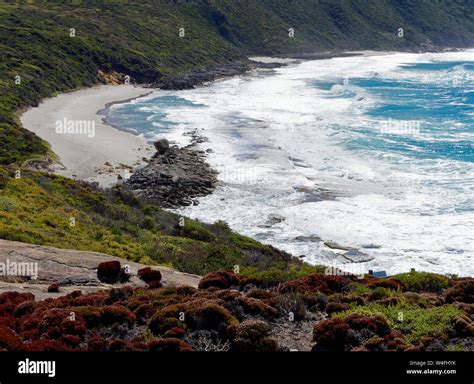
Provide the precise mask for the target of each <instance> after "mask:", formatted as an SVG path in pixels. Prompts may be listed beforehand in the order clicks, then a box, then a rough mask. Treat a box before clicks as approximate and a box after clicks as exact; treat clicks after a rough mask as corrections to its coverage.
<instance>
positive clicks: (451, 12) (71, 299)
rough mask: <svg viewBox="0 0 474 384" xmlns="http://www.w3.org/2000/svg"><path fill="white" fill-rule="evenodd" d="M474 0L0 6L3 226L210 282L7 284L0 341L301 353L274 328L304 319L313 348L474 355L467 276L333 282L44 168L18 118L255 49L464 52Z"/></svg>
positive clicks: (111, 267)
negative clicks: (46, 105)
mask: <svg viewBox="0 0 474 384" xmlns="http://www.w3.org/2000/svg"><path fill="white" fill-rule="evenodd" d="M420 3H423V5H422V6H420ZM472 10H473V3H472V2H469V1H450V2H431V1H423V0H420V1H408V0H382V1H379V0H373V1H367V0H351V1H349V0H341V1H338V2H334V1H330V0H300V1H298V0H293V1H290V0H260V1H245V0H244V1H239V2H235V1H232V0H218V1H205V0H203V1H194V2H190V3H186V4H181V3H179V2H177V1H175V2H173V1H169V2H160V4H159V5H157V4H154V2H150V3H148V2H140V3H136V4H133V5H131V4H127V5H123V4H120V2H114V1H93V0H90V1H76V2H74V3H73V2H67V1H59V0H58V1H42V2H39V1H38V2H29V3H28V4H23V3H19V2H7V3H2V4H0V37H1V39H0V41H1V42H0V49H1V51H2V60H1V61H0V238H1V239H6V240H11V241H19V242H26V243H32V244H39V245H47V246H54V247H58V248H74V249H77V250H87V251H96V252H102V253H106V254H109V255H113V256H118V257H121V258H123V259H124V260H131V261H136V262H140V263H142V264H146V265H150V266H153V265H157V264H162V265H169V266H172V267H174V268H176V269H177V270H179V271H182V272H189V273H194V274H198V275H203V276H204V277H203V278H202V280H201V282H200V284H199V287H198V288H193V287H187V286H183V287H162V286H161V285H162V284H161V282H160V280H161V275H160V274H158V273H157V272H156V271H153V270H152V269H145V270H141V272H139V276H140V278H141V279H142V280H143V281H145V282H146V283H147V284H148V286H147V287H146V288H143V287H140V288H137V287H132V286H129V287H127V286H123V285H120V286H116V287H115V288H113V289H111V290H109V291H103V292H98V293H92V294H83V293H81V292H80V291H76V292H73V293H70V294H68V295H64V296H56V297H55V298H52V299H47V300H38V301H36V300H35V298H34V296H33V295H32V294H30V293H19V292H5V293H2V294H0V351H192V350H194V351H209V350H212V351H276V350H288V349H289V348H290V345H291V339H292V338H293V336H292V334H291V333H290V332H289V333H285V331H279V329H290V328H291V327H292V324H303V323H306V324H310V326H311V331H310V332H305V331H304V329H305V328H304V327H301V337H302V340H303V339H306V340H307V342H308V343H310V344H311V348H312V349H313V350H314V351H420V350H456V351H460V350H462V351H467V350H470V351H472V350H474V343H473V340H474V339H473V338H474V323H473V320H472V318H473V317H472V316H473V313H474V310H473V308H474V307H473V306H474V280H473V279H472V278H457V277H453V276H450V277H447V276H441V275H438V274H432V273H426V272H417V271H412V272H408V273H404V274H399V275H396V276H392V277H390V278H384V279H376V278H373V277H370V276H365V278H363V279H356V278H355V277H349V276H328V275H326V274H325V273H324V272H325V267H323V266H309V265H306V264H304V263H303V262H302V261H300V260H299V259H298V258H295V257H292V256H291V255H289V254H287V253H285V252H283V251H280V250H278V249H275V248H274V247H272V246H269V245H265V244H261V243H259V242H257V241H255V240H253V239H250V238H248V237H245V236H242V235H239V234H237V233H235V232H233V231H232V230H231V229H230V228H229V227H228V226H227V224H226V223H224V222H217V223H214V224H204V223H201V222H199V221H196V220H191V219H188V218H181V217H180V216H178V215H176V214H174V213H172V212H169V211H166V210H164V209H162V208H160V207H158V206H156V205H153V204H149V203H147V202H145V201H142V200H140V199H138V198H137V197H136V195H134V194H131V193H130V192H128V191H127V189H126V188H124V187H123V186H121V185H118V186H116V187H114V188H111V189H107V190H103V189H99V188H98V187H96V186H94V185H91V184H88V183H85V182H81V181H77V180H71V179H67V178H64V177H60V176H56V175H53V174H51V173H48V172H44V169H43V168H42V165H44V164H45V163H48V162H50V161H51V160H54V159H55V154H54V153H52V152H51V150H50V148H49V146H48V144H47V143H46V142H44V141H42V140H41V139H40V138H39V137H37V136H35V135H34V134H33V133H31V132H29V131H27V130H25V129H24V128H23V127H21V125H20V123H19V120H18V113H20V112H21V111H22V110H23V109H24V108H28V107H34V106H37V105H38V103H39V102H40V101H41V100H42V99H43V98H45V97H49V96H52V95H55V94H57V93H59V92H64V91H69V90H73V89H77V88H80V87H88V86H92V85H94V84H99V83H106V82H109V81H110V79H111V78H114V79H119V81H123V79H124V78H125V76H130V79H131V81H132V82H137V83H149V84H160V83H162V82H163V81H166V80H167V79H172V78H179V77H180V76H185V75H187V74H189V73H192V72H195V71H207V70H210V69H212V68H213V67H215V66H218V65H231V64H235V63H240V62H246V60H247V59H246V57H247V56H248V55H254V54H255V55H256V54H266V55H270V54H280V55H291V54H302V53H310V52H321V51H342V50H347V49H351V50H356V49H396V50H419V49H438V48H440V47H446V46H451V47H463V46H466V45H468V44H469V43H470V42H472V41H473V38H474V30H473V29H472V25H474V20H473V18H474V12H472ZM400 29H402V31H401V30H400ZM118 264H119V263H118V262H114V263H111V264H107V265H102V266H101V267H100V268H98V270H99V273H100V275H101V278H102V279H104V281H106V282H109V281H111V282H112V284H115V283H116V282H115V278H113V279H112V280H110V275H112V276H116V275H120V274H121V273H122V270H121V268H120V265H118ZM61 290H62V287H61V286H60V285H58V284H53V285H51V286H50V287H49V288H48V292H49V293H57V292H61ZM71 313H74V321H71V318H70V316H71ZM276 325H279V326H280V325H284V326H285V327H286V328H285V327H276ZM288 327H289V328H288Z"/></svg>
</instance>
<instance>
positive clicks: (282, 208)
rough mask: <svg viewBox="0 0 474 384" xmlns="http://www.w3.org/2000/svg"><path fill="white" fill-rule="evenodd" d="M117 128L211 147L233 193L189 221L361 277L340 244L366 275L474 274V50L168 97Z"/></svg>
mask: <svg viewBox="0 0 474 384" xmlns="http://www.w3.org/2000/svg"><path fill="white" fill-rule="evenodd" d="M107 120H108V121H109V122H110V123H111V124H112V125H114V126H117V127H120V128H121V129H125V130H130V131H133V132H135V133H136V134H140V135H143V136H145V137H146V138H148V139H149V140H153V139H155V138H156V137H166V138H168V139H170V140H172V141H175V142H176V143H177V144H179V145H186V144H187V143H189V137H190V136H191V135H194V134H195V133H197V134H199V135H201V136H203V137H206V138H207V141H205V142H203V143H201V144H199V148H200V149H202V150H209V151H208V155H207V160H208V162H209V163H210V164H211V166H212V167H214V168H215V169H216V170H217V171H218V172H219V179H220V181H221V184H220V187H219V188H218V189H217V190H216V191H215V193H213V194H212V195H210V196H207V197H205V198H202V199H200V201H199V205H194V206H190V207H186V208H183V209H180V210H179V212H180V213H182V214H184V215H187V216H190V217H194V218H197V219H199V220H202V221H206V222H215V221H217V220H224V221H226V222H227V223H229V225H230V226H231V228H233V229H234V230H236V231H238V232H241V233H243V234H245V235H248V236H251V237H253V238H256V239H258V240H260V241H262V242H265V243H270V244H272V245H274V246H277V247H279V248H281V249H284V250H286V251H288V252H291V253H292V254H294V255H301V256H303V259H305V260H307V261H308V262H310V263H315V264H317V263H323V264H326V265H329V264H336V265H338V263H344V264H351V263H350V262H348V261H347V259H346V258H344V257H341V255H340V254H338V253H337V252H335V251H334V250H332V249H330V248H328V247H327V246H326V245H325V243H324V241H334V242H337V243H339V244H343V245H344V244H345V245H348V246H351V247H354V248H356V249H359V250H360V251H361V252H362V253H364V254H366V255H367V259H366V261H364V262H362V263H357V264H356V265H355V267H357V268H363V269H365V270H368V269H384V270H386V271H388V272H392V273H396V272H403V271H407V270H409V269H410V268H416V269H418V270H427V271H434V272H440V273H458V274H466V275H472V274H474V231H473V228H474V51H465V52H457V53H439V54H438V53H434V54H408V53H387V54H368V55H365V56H360V57H349V58H337V59H332V60H318V61H308V62H301V63H295V64H292V65H289V66H287V67H283V68H280V69H277V70H275V71H273V72H272V71H262V72H257V73H255V74H250V75H246V76H242V77H238V78H232V79H226V80H222V81H217V82H214V83H212V84H209V85H207V86H204V87H199V88H197V89H194V90H186V91H156V92H154V93H153V94H151V95H149V96H147V97H145V98H141V99H138V100H134V101H132V102H130V103H126V104H117V105H114V106H113V107H112V108H111V109H110V111H109V114H108V116H107ZM275 215H277V216H278V217H279V219H278V221H279V222H278V223H274V220H271V218H272V217H275ZM269 218H270V219H269ZM316 236H317V237H319V238H321V239H322V240H321V241H319V242H318V241H304V240H302V239H305V238H315V237H316ZM346 269H347V268H346Z"/></svg>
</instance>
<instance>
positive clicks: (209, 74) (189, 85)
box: [150, 60, 284, 90]
mask: <svg viewBox="0 0 474 384" xmlns="http://www.w3.org/2000/svg"><path fill="white" fill-rule="evenodd" d="M283 65H284V64H279V63H260V62H254V61H250V60H241V61H237V62H234V63H230V64H221V65H216V66H214V67H210V68H207V69H203V70H195V71H192V72H188V73H185V74H181V75H180V76H176V77H166V78H163V79H161V80H160V81H158V82H156V83H153V84H150V87H151V88H161V89H165V90H184V89H193V88H195V87H196V86H199V85H202V84H204V83H207V82H210V81H214V80H216V79H220V78H225V77H232V76H237V75H241V74H242V73H245V72H248V71H250V70H252V69H256V68H263V69H272V68H279V67H281V66H283Z"/></svg>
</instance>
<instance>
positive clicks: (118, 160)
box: [20, 85, 154, 187]
mask: <svg viewBox="0 0 474 384" xmlns="http://www.w3.org/2000/svg"><path fill="white" fill-rule="evenodd" d="M151 92H153V90H151V89H150V88H144V87H142V86H133V85H99V86H94V87H91V88H85V89H80V90H77V91H72V92H66V93H61V94H59V95H57V96H55V97H52V98H48V99H45V100H43V101H42V102H41V103H40V105H39V106H38V107H34V108H30V109H28V110H26V111H25V112H23V113H22V114H21V115H20V121H21V124H22V125H23V127H24V128H25V129H28V130H29V131H32V132H34V133H35V134H36V135H38V136H39V137H41V138H42V139H43V140H45V141H46V142H48V143H49V145H50V147H51V150H52V151H53V152H54V153H55V154H56V155H57V156H58V159H59V160H58V162H56V163H55V164H53V166H52V167H51V171H52V172H54V173H56V174H58V175H60V176H64V177H68V178H72V179H80V180H84V181H87V182H91V183H97V184H98V185H99V186H100V187H108V186H110V185H112V184H113V183H115V182H116V181H117V177H118V175H122V176H123V173H124V172H126V171H130V170H131V169H133V168H135V167H136V166H138V165H140V164H143V163H145V159H146V160H148V159H149V158H150V157H151V155H152V154H153V153H154V151H153V149H152V145H150V144H148V143H147V142H146V140H145V139H144V138H143V137H141V136H137V135H134V134H133V133H131V132H128V131H124V130H120V129H117V128H115V127H113V126H111V125H109V124H107V123H106V122H105V121H104V115H103V113H101V112H104V111H106V110H107V109H108V108H110V107H111V106H112V105H114V104H120V103H124V102H129V101H131V100H134V99H136V98H139V97H143V96H146V95H148V94H150V93H151ZM59 121H61V122H62V121H64V122H69V121H73V122H86V123H87V124H89V125H88V127H93V128H94V129H91V130H90V131H89V134H85V133H78V132H75V133H69V134H68V133H66V132H64V133H57V131H56V126H57V124H58V122H59Z"/></svg>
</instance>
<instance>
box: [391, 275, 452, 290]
mask: <svg viewBox="0 0 474 384" xmlns="http://www.w3.org/2000/svg"><path fill="white" fill-rule="evenodd" d="M393 278H395V279H397V280H400V281H401V282H402V283H404V284H405V285H406V286H407V287H408V289H409V290H410V291H414V292H420V291H427V292H441V291H442V290H443V288H446V287H447V286H448V278H447V277H445V276H442V275H438V274H436V273H428V272H408V273H401V274H399V275H395V276H393Z"/></svg>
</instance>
